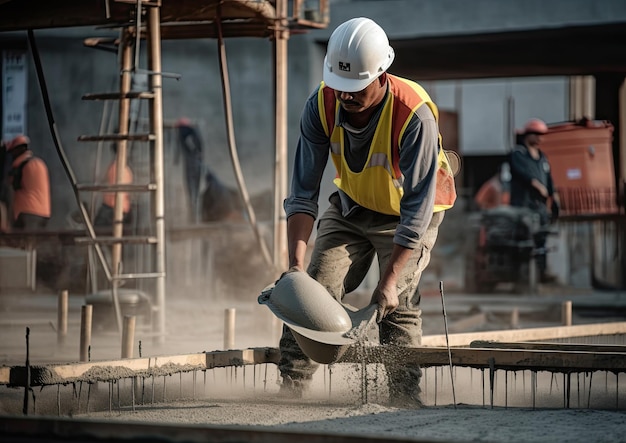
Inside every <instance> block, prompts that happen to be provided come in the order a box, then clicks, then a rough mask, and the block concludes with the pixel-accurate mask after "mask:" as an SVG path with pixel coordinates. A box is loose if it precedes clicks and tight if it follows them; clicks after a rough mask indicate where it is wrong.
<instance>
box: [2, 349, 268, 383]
mask: <svg viewBox="0 0 626 443" xmlns="http://www.w3.org/2000/svg"><path fill="white" fill-rule="evenodd" d="M278 358H279V353H278V350H277V349H274V348H253V349H243V350H230V351H216V352H202V353H197V354H181V355H169V356H157V357H147V358H128V359H121V360H107V361H98V362H88V363H82V362H81V363H67V364H51V365H44V366H40V365H32V366H30V374H31V377H30V380H31V381H30V385H31V386H44V385H53V384H64V383H73V382H77V381H85V382H87V381H90V382H94V381H109V380H117V379H120V378H128V377H150V376H161V375H171V374H174V373H179V372H190V371H200V370H206V369H211V368H216V367H225V366H243V365H252V364H261V363H278ZM0 369H2V370H0V384H4V385H11V386H24V385H25V382H26V367H25V366H12V367H8V366H7V367H3V368H0Z"/></svg>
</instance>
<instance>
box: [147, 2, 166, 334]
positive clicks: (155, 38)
mask: <svg viewBox="0 0 626 443" xmlns="http://www.w3.org/2000/svg"><path fill="white" fill-rule="evenodd" d="M148 11H149V12H148V13H149V16H148V25H147V31H148V46H149V50H148V64H149V70H150V71H151V74H150V89H151V90H152V93H153V94H154V99H153V100H152V105H151V108H150V132H151V133H152V134H154V142H153V148H152V151H151V153H152V156H153V158H152V161H153V174H154V183H155V184H156V190H155V192H154V204H153V205H152V206H153V211H154V220H155V235H156V238H157V242H156V251H155V267H156V272H157V273H158V274H159V276H158V277H157V278H156V308H157V319H156V320H157V321H156V322H155V323H154V324H153V328H154V329H156V330H155V332H156V340H157V342H158V343H161V344H162V343H164V342H165V203H164V200H165V196H164V172H163V76H162V74H161V14H160V8H159V7H156V6H155V7H150V8H149V9H148Z"/></svg>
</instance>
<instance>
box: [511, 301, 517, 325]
mask: <svg viewBox="0 0 626 443" xmlns="http://www.w3.org/2000/svg"><path fill="white" fill-rule="evenodd" d="M511 329H519V308H518V307H517V306H516V307H514V308H513V310H512V311H511Z"/></svg>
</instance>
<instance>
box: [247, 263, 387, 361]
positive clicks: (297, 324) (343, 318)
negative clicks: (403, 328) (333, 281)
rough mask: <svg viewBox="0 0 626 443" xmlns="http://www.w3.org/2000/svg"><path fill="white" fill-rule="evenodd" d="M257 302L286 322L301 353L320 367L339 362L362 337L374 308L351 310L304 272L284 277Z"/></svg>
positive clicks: (265, 291) (265, 290) (264, 292)
mask: <svg viewBox="0 0 626 443" xmlns="http://www.w3.org/2000/svg"><path fill="white" fill-rule="evenodd" d="M258 301H259V303H260V304H264V305H266V306H267V307H268V308H269V309H270V310H271V311H272V313H273V314H274V315H276V317H278V318H279V319H280V320H282V321H283V322H285V324H286V325H287V326H288V327H289V328H290V329H291V331H292V332H293V335H294V338H295V339H296V341H297V342H298V345H300V349H302V352H304V354H306V355H307V356H308V357H309V358H311V359H312V360H314V361H316V362H318V363H322V364H330V363H334V362H336V361H337V360H339V358H340V357H341V356H342V355H343V354H344V352H345V351H346V350H347V349H348V346H349V345H351V344H354V343H356V342H357V341H360V340H362V339H364V338H365V337H364V335H365V334H366V333H367V332H368V328H369V327H370V325H371V324H375V323H374V322H373V320H375V319H376V308H377V305H370V306H367V307H366V308H363V309H361V310H353V309H351V307H349V306H347V305H343V304H341V303H339V302H338V301H337V300H335V299H334V298H333V296H332V295H331V294H330V293H329V292H328V291H327V290H326V288H325V287H324V286H322V285H321V284H320V283H319V282H317V281H316V280H315V279H313V278H312V277H311V276H309V274H307V273H306V272H290V273H288V274H285V275H284V276H283V277H282V278H281V279H280V280H278V282H276V284H275V285H270V286H268V287H267V288H265V289H264V290H263V292H262V293H261V295H260V296H259V298H258Z"/></svg>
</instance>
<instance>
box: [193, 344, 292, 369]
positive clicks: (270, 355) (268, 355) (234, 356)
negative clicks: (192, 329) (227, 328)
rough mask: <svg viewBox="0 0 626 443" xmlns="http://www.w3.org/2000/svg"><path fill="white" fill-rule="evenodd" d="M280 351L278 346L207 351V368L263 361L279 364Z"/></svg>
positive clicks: (252, 363) (260, 362)
mask: <svg viewBox="0 0 626 443" xmlns="http://www.w3.org/2000/svg"><path fill="white" fill-rule="evenodd" d="M279 358H280V352H279V351H278V349H276V348H251V349H244V350H241V351H232V350H231V351H216V352H207V353H206V362H205V365H206V369H212V368H223V367H227V366H244V365H254V364H262V363H274V364H278V359H279Z"/></svg>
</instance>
